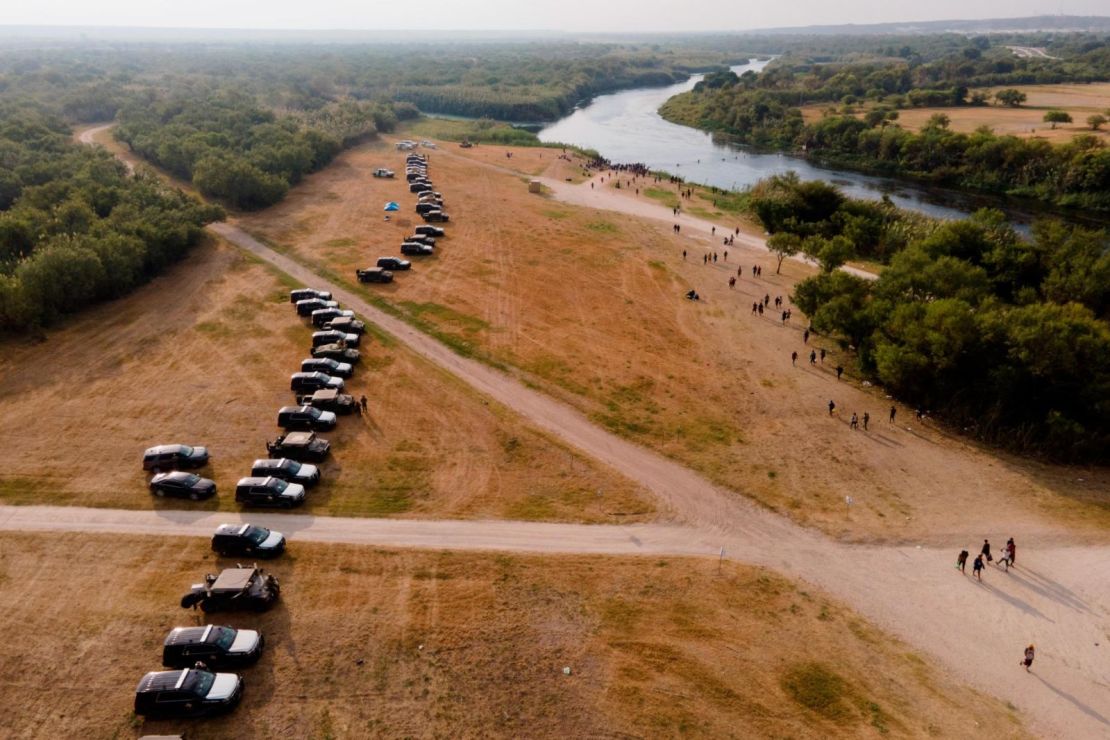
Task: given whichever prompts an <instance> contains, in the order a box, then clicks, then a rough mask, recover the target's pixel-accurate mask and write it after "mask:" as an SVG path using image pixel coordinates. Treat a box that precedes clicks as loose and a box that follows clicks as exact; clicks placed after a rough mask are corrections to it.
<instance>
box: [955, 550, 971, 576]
mask: <svg viewBox="0 0 1110 740" xmlns="http://www.w3.org/2000/svg"><path fill="white" fill-rule="evenodd" d="M969 554H970V553H968V551H967V550H960V554H959V555H957V556H956V570H958V571H960V572H961V573H966V572H967V571H966V570H964V568H965V567H966V566H967V556H968V555H969Z"/></svg>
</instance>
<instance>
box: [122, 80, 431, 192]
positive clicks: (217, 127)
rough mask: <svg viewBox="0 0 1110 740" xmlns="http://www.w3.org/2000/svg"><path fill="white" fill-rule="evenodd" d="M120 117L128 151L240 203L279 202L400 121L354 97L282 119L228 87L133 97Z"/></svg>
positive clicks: (382, 108) (202, 189)
mask: <svg viewBox="0 0 1110 740" xmlns="http://www.w3.org/2000/svg"><path fill="white" fill-rule="evenodd" d="M408 113H409V114H411V115H415V110H413V109H408ZM118 118H119V121H120V123H119V125H118V126H117V127H116V130H115V135H116V138H118V139H119V140H120V141H123V142H125V143H126V144H127V145H128V146H129V147H131V149H132V150H134V151H135V152H137V153H138V154H141V155H142V156H143V157H144V158H146V159H148V160H149V161H151V162H154V163H155V164H157V165H159V166H161V167H164V168H165V169H167V170H169V171H170V172H172V173H173V174H175V175H177V176H178V177H181V178H183V179H185V180H190V181H191V182H192V183H193V185H195V186H196V188H197V189H198V190H199V191H200V192H201V193H203V194H204V195H207V196H210V197H213V198H219V199H221V200H224V201H226V202H228V203H230V204H232V205H234V206H236V207H237V208H244V209H253V208H263V207H265V206H268V205H272V204H274V203H276V202H278V201H279V200H281V199H282V198H283V197H284V196H285V193H286V191H287V190H288V189H289V187H290V186H291V185H295V184H297V183H298V182H299V181H300V179H301V178H302V177H303V176H304V175H305V174H307V173H309V172H315V171H316V170H319V169H320V168H321V167H323V166H324V165H326V164H328V163H329V162H330V161H331V160H332V158H333V157H335V155H336V154H338V153H339V151H340V150H341V149H342V148H344V147H347V146H351V145H352V144H354V143H357V142H358V141H361V140H363V139H365V138H368V137H370V136H373V135H374V134H375V133H377V132H378V131H379V130H384V131H390V130H392V129H393V126H394V125H395V124H396V123H397V114H396V113H395V111H394V109H393V107H392V106H386V105H370V104H367V103H355V102H344V103H337V104H331V105H327V106H324V107H322V108H320V109H318V110H315V111H312V112H310V113H306V114H304V115H303V116H302V117H301V118H302V120H298V119H296V118H293V117H291V116H284V117H281V118H279V117H278V116H276V115H275V114H274V113H272V112H271V111H268V110H264V109H262V108H259V107H258V106H257V105H255V104H253V103H252V102H250V101H249V100H245V99H243V98H242V97H241V96H233V95H232V94H230V93H228V94H224V95H220V96H219V97H216V98H204V99H197V98H195V97H185V96H175V97H173V98H171V99H168V100H165V101H162V102H155V103H151V102H145V103H140V102H135V103H131V104H128V105H125V106H124V107H123V108H122V109H121V110H120V111H119V114H118Z"/></svg>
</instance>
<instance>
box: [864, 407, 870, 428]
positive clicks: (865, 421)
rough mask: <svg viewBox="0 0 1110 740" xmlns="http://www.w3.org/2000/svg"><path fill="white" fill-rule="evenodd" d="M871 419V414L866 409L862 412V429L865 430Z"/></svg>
mask: <svg viewBox="0 0 1110 740" xmlns="http://www.w3.org/2000/svg"><path fill="white" fill-rule="evenodd" d="M870 421H871V414H869V413H867V412H866V411H864V412H863V431H865V432H866V431H867V425H868V423H870Z"/></svg>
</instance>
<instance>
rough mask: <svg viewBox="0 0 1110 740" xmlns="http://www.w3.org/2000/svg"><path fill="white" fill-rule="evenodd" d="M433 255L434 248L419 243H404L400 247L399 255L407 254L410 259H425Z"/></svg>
mask: <svg viewBox="0 0 1110 740" xmlns="http://www.w3.org/2000/svg"><path fill="white" fill-rule="evenodd" d="M435 253H436V248H435V247H430V246H428V245H427V244H423V243H421V242H405V243H403V244H402V245H401V254H407V255H409V256H410V257H427V256H429V255H432V254H435Z"/></svg>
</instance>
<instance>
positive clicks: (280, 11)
mask: <svg viewBox="0 0 1110 740" xmlns="http://www.w3.org/2000/svg"><path fill="white" fill-rule="evenodd" d="M1044 13H1065V14H1068V15H1108V14H1110V0H924V1H923V0H885V1H884V0H417V1H415V2H414V1H413V0H407V1H398V0H388V1H384V0H314V1H307V2H306V0H0V25H79V26H86V25H95V26H157V27H185V28H267V29H274V28H280V29H343V30H374V29H397V28H405V29H409V28H429V29H465V30H501V29H506V30H517V29H528V30H565V31H707V30H712V31H728V30H739V29H750V28H760V27H768V26H803V25H812V24H828V23H877V22H886V21H906V20H942V19H948V18H1000V17H1001V18H1010V17H1016V16H1023V15H1036V14H1044Z"/></svg>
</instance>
